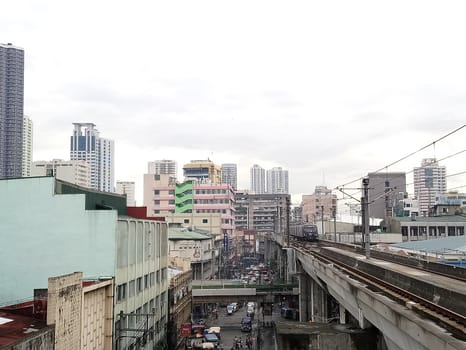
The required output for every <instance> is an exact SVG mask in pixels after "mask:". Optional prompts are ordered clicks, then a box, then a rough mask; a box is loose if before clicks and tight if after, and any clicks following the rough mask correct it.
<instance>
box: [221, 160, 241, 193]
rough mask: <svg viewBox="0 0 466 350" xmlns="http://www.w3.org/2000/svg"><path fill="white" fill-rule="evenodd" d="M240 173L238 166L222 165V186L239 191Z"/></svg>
mask: <svg viewBox="0 0 466 350" xmlns="http://www.w3.org/2000/svg"><path fill="white" fill-rule="evenodd" d="M237 180H238V171H237V167H236V164H233V163H225V164H222V184H228V185H230V186H231V187H233V189H235V190H236V189H237V188H238V187H237Z"/></svg>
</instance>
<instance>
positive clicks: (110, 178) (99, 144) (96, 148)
mask: <svg viewBox="0 0 466 350" xmlns="http://www.w3.org/2000/svg"><path fill="white" fill-rule="evenodd" d="M73 125H74V130H73V135H72V136H71V147H70V159H71V160H85V161H87V162H88V163H89V167H90V170H91V188H92V189H95V190H98V191H104V192H113V191H114V186H115V164H114V163H115V145H114V142H113V140H109V139H104V138H102V137H100V135H99V131H97V129H95V124H93V123H73Z"/></svg>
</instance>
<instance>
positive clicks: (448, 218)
mask: <svg viewBox="0 0 466 350" xmlns="http://www.w3.org/2000/svg"><path fill="white" fill-rule="evenodd" d="M393 219H395V220H397V221H400V222H407V221H411V222H422V223H425V222H463V223H466V216H464V215H441V216H416V217H415V219H414V220H413V219H412V218H411V217H410V216H403V217H394V218H393Z"/></svg>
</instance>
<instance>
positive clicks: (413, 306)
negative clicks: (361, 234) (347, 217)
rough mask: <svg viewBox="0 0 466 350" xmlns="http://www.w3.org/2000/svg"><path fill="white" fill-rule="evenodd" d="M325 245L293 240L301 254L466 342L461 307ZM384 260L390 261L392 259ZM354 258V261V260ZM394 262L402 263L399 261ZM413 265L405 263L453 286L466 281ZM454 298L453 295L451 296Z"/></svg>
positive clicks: (455, 276)
mask: <svg viewBox="0 0 466 350" xmlns="http://www.w3.org/2000/svg"><path fill="white" fill-rule="evenodd" d="M324 245H326V242H321V243H320V244H309V243H302V242H293V247H294V248H295V249H297V250H300V251H301V252H302V253H305V254H309V255H312V256H313V257H314V258H316V259H318V260H319V261H321V262H322V263H324V264H326V265H332V266H333V268H335V269H337V270H339V271H340V272H341V273H344V274H345V275H347V276H348V277H350V278H351V279H354V280H356V281H358V282H360V283H362V284H364V285H365V286H366V288H368V289H370V290H372V291H373V292H376V293H378V294H381V295H384V296H386V297H387V298H390V299H391V300H394V301H396V302H398V303H400V304H402V305H404V306H406V307H407V308H409V309H410V310H412V311H415V312H416V313H418V314H420V315H421V316H422V317H423V318H427V319H429V320H432V321H433V322H435V323H436V324H437V325H439V326H440V327H442V328H444V329H446V330H447V331H448V332H450V333H451V334H452V335H453V336H454V337H455V338H457V339H460V340H462V341H466V317H465V313H466V312H465V311H464V309H463V308H461V307H460V308H459V310H454V309H453V307H446V306H444V305H439V303H438V302H436V301H435V300H429V298H426V297H425V295H419V294H418V293H415V292H412V291H408V290H407V288H406V286H405V285H402V286H399V285H397V283H393V281H387V280H386V279H384V278H380V276H374V275H373V274H371V273H368V272H367V271H362V269H361V268H360V267H359V266H358V260H357V258H356V260H351V261H352V262H348V259H346V260H347V261H345V259H339V258H337V257H336V254H333V252H332V251H331V250H325V249H322V248H323V246H324ZM332 245H333V244H332ZM347 249H348V250H351V248H348V247H347ZM354 253H356V254H357V253H359V254H360V255H361V256H362V255H363V254H364V252H363V251H361V250H358V249H354V250H353V254H354ZM381 257H382V258H383V257H385V256H383V255H382V256H377V259H380V258H381ZM342 260H343V261H342ZM385 260H388V261H390V259H385ZM354 261H355V263H353V262H354ZM392 262H393V261H392ZM395 263H396V264H400V263H399V262H398V261H396V262H395ZM411 265H412V264H407V265H406V266H409V267H410V268H413V267H415V268H417V269H420V270H422V271H425V272H429V273H430V274H436V275H438V276H442V277H446V278H448V279H449V280H450V282H451V283H452V285H453V284H462V283H464V282H466V281H465V279H464V278H463V277H462V276H461V275H458V274H457V273H452V274H449V273H448V272H447V273H437V272H436V271H433V270H432V269H427V268H424V267H423V266H411ZM417 265H419V264H417ZM446 271H448V269H446ZM395 280H396V279H395ZM401 284H403V283H401ZM463 291H464V289H463ZM452 297H454V296H453V295H452ZM461 302H463V303H464V300H461ZM449 305H450V304H449Z"/></svg>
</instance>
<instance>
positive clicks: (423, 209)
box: [414, 158, 447, 216]
mask: <svg viewBox="0 0 466 350" xmlns="http://www.w3.org/2000/svg"><path fill="white" fill-rule="evenodd" d="M446 173H447V170H446V167H445V166H440V165H439V164H438V162H437V160H436V159H435V158H427V159H423V160H422V163H421V166H420V167H416V168H414V195H415V197H416V198H417V200H418V201H419V211H420V215H421V216H429V215H430V213H431V211H432V209H433V207H434V205H435V198H436V197H438V196H439V195H441V194H444V193H445V192H446V191H447V178H446Z"/></svg>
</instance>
